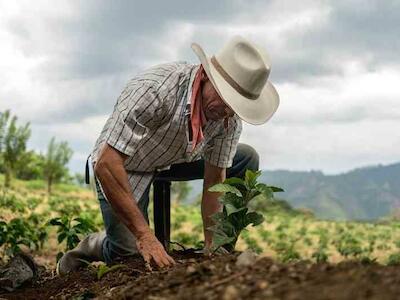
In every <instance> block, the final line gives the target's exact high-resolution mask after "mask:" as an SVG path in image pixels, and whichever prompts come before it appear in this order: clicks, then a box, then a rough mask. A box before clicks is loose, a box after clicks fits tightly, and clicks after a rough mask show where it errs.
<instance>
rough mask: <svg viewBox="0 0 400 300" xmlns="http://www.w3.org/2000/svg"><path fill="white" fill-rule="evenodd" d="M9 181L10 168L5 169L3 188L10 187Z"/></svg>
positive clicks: (10, 176)
mask: <svg viewBox="0 0 400 300" xmlns="http://www.w3.org/2000/svg"><path fill="white" fill-rule="evenodd" d="M11 179H12V171H11V169H10V168H7V167H6V169H5V176H4V186H5V187H6V188H9V187H10V186H11Z"/></svg>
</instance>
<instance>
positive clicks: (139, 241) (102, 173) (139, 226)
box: [94, 144, 175, 267]
mask: <svg viewBox="0 0 400 300" xmlns="http://www.w3.org/2000/svg"><path fill="white" fill-rule="evenodd" d="M127 157H128V156H127V155H125V154H123V153H121V152H119V151H117V150H116V149H114V148H113V147H111V146H109V145H108V144H105V145H104V147H103V149H102V151H101V153H100V156H99V158H98V160H97V162H96V165H95V168H94V171H95V174H96V177H97V178H98V179H99V181H100V183H101V186H102V188H103V190H104V193H105V195H106V197H107V199H108V201H109V202H110V205H111V206H112V208H113V209H114V211H115V212H116V214H117V216H118V217H119V218H120V219H121V221H122V222H123V223H124V224H125V225H126V226H127V227H128V229H129V230H130V231H131V232H132V233H133V234H134V235H135V237H136V245H137V248H138V250H139V252H140V254H141V255H142V256H143V258H144V260H145V261H146V262H150V261H151V259H153V260H154V261H155V262H156V264H157V265H158V266H160V267H164V266H169V265H171V264H174V263H175V262H174V260H173V259H172V258H171V257H170V256H169V255H168V254H167V253H166V252H165V250H164V247H163V246H162V245H161V243H160V242H159V241H158V240H157V238H156V237H155V235H154V234H153V232H152V231H151V230H150V228H149V226H148V224H147V222H146V220H145V219H144V217H143V214H142V212H141V211H140V209H139V208H138V206H137V204H136V201H135V199H134V198H133V196H132V190H131V187H130V185H129V181H128V175H127V173H126V171H125V168H124V161H125V159H126V158H127Z"/></svg>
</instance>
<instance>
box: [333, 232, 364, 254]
mask: <svg viewBox="0 0 400 300" xmlns="http://www.w3.org/2000/svg"><path fill="white" fill-rule="evenodd" d="M335 245H336V249H337V251H338V252H339V253H340V254H341V255H342V256H344V257H345V258H347V257H349V256H353V257H357V256H359V255H360V254H362V252H363V250H362V248H361V244H360V241H359V240H358V239H356V238H355V237H353V236H352V235H351V234H350V233H345V234H342V235H341V236H340V237H339V238H338V239H337V240H336V241H335Z"/></svg>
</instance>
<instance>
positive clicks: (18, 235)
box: [0, 214, 47, 256]
mask: <svg viewBox="0 0 400 300" xmlns="http://www.w3.org/2000/svg"><path fill="white" fill-rule="evenodd" d="M42 223H43V222H42V220H41V218H40V216H39V215H37V214H31V215H30V216H29V217H28V218H26V219H25V218H13V219H11V220H10V221H9V222H5V221H0V247H2V246H3V247H4V254H5V255H7V256H12V255H15V254H16V253H18V252H20V251H21V248H20V246H21V245H25V246H26V247H28V248H29V249H32V250H38V249H41V248H42V247H43V243H44V241H45V240H46V239H47V228H46V226H44V225H43V224H42Z"/></svg>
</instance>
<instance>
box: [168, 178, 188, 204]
mask: <svg viewBox="0 0 400 300" xmlns="http://www.w3.org/2000/svg"><path fill="white" fill-rule="evenodd" d="M191 189H192V188H191V186H190V185H189V183H188V182H187V181H174V182H172V185H171V194H172V199H175V200H176V201H178V202H185V200H186V199H187V196H188V195H189V193H190V191H191Z"/></svg>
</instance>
